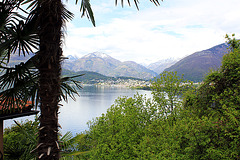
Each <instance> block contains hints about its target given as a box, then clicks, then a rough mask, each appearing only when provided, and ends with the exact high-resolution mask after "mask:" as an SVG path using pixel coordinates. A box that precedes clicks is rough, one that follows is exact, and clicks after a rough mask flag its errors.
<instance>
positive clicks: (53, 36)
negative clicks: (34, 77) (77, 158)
mask: <svg viewBox="0 0 240 160" xmlns="http://www.w3.org/2000/svg"><path fill="white" fill-rule="evenodd" d="M5 1H6V2H7V1H8V2H9V1H13V2H21V3H22V4H24V3H28V2H31V3H30V5H29V8H31V7H33V8H32V10H31V14H30V15H31V16H29V17H30V18H28V19H27V20H26V22H28V23H26V24H31V25H29V27H28V28H27V29H26V30H25V31H26V32H24V33H26V34H28V35H31V36H32V37H31V36H30V38H29V39H26V37H25V36H22V37H20V38H23V39H24V38H25V41H21V39H17V40H16V39H14V40H15V41H18V42H20V44H21V42H22V45H19V46H18V45H17V44H16V45H15V46H17V48H18V49H19V54H20V53H23V54H24V53H25V51H28V50H31V45H33V46H36V45H38V41H37V39H38V38H39V51H38V52H37V53H36V56H37V61H36V62H37V65H36V66H37V69H38V71H39V98H40V110H41V115H40V118H39V119H40V128H39V145H38V146H37V150H38V159H44V160H48V159H51V160H52V159H59V158H60V154H59V152H60V148H59V142H58V126H59V124H58V109H59V105H60V104H59V102H60V100H61V98H60V94H61V85H60V84H61V79H60V76H61V61H62V48H61V45H62V35H63V32H62V29H63V27H64V23H65V21H66V19H64V17H66V15H67V13H68V12H64V5H63V3H62V2H61V0H21V1H17V0H5ZM150 1H151V2H153V3H155V5H159V2H158V0H150ZM127 2H128V4H129V5H130V1H129V0H127ZM76 3H78V0H76ZM134 3H135V5H136V7H137V8H138V5H137V4H138V0H134ZM121 4H122V5H123V0H122V1H121ZM116 5H117V0H116ZM80 10H81V11H82V16H84V15H86V16H87V17H88V18H89V19H90V20H91V21H92V23H93V25H95V21H94V17H93V12H92V10H91V6H90V3H89V0H82V1H81V9H80ZM23 24H24V23H23V21H20V22H19V24H18V28H17V29H20V31H22V29H23V28H24V27H23V26H24V25H23ZM31 27H32V28H31ZM36 29H37V30H36ZM13 31H14V30H13ZM29 31H33V32H30V33H29ZM36 31H37V32H36ZM14 33H15V32H14ZM21 33H22V32H21ZM9 35H11V34H9ZM19 35H21V34H19ZM36 36H37V38H36ZM18 38H19V37H18ZM1 41H2V40H1ZM5 42H8V41H7V39H6V40H4V41H3V43H5ZM28 42H29V43H28ZM26 44H29V45H26ZM6 46H9V48H5V49H7V51H8V53H9V54H8V55H10V53H11V52H15V51H16V49H17V48H13V47H12V46H11V45H10V44H6ZM21 46H27V47H22V48H21ZM12 48H13V49H12ZM2 52H3V50H0V53H2ZM8 57H10V56H8Z"/></svg>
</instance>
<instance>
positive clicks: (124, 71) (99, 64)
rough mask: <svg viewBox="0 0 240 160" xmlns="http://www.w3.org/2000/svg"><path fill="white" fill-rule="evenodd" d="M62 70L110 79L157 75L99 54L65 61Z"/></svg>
mask: <svg viewBox="0 0 240 160" xmlns="http://www.w3.org/2000/svg"><path fill="white" fill-rule="evenodd" d="M63 68H64V69H68V70H72V71H93V72H97V73H101V74H103V75H106V76H111V77H119V76H124V77H135V78H142V79H150V78H153V77H154V76H156V75H157V74H156V73H155V72H153V71H152V70H149V69H147V68H146V67H144V66H142V65H140V64H137V63H136V62H132V61H127V62H121V61H119V60H117V59H115V58H112V57H111V56H109V55H107V54H105V53H100V52H94V53H90V54H87V55H85V56H83V57H82V58H79V59H77V60H74V61H68V60H66V61H65V62H64V64H63Z"/></svg>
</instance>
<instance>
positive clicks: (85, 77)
mask: <svg viewBox="0 0 240 160" xmlns="http://www.w3.org/2000/svg"><path fill="white" fill-rule="evenodd" d="M74 75H82V76H79V77H76V78H74V80H77V81H81V82H83V83H85V84H95V83H98V82H101V81H108V80H113V81H116V80H118V79H122V80H126V79H132V80H142V79H138V78H133V77H108V76H105V75H102V74H100V73H97V72H91V71H78V72H74V71H70V70H66V69H64V70H63V71H62V76H63V77H66V76H69V77H70V76H74Z"/></svg>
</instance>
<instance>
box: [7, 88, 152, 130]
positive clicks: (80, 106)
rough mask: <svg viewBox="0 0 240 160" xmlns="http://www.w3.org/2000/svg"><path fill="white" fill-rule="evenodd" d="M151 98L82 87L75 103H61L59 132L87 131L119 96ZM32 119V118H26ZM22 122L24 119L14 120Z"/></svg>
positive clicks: (142, 91) (11, 121)
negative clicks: (95, 119) (93, 121)
mask: <svg viewBox="0 0 240 160" xmlns="http://www.w3.org/2000/svg"><path fill="white" fill-rule="evenodd" d="M137 92H138V93H139V94H143V95H145V94H146V96H147V97H151V92H150V91H144V90H131V89H128V88H120V87H106V86H100V87H99V86H84V87H83V89H82V90H80V91H79V94H80V97H76V101H73V100H72V99H68V103H65V102H62V104H63V107H61V108H60V114H59V123H60V124H61V126H62V130H61V132H62V133H63V134H64V133H66V132H67V131H71V132H73V133H80V132H83V131H85V130H88V126H87V122H88V121H89V120H92V119H93V118H95V117H99V116H101V114H102V113H106V111H107V109H108V108H109V107H110V106H111V105H112V104H113V103H114V101H115V99H117V98H118V97H119V96H128V97H132V96H133V95H134V94H136V93H137ZM26 118H27V119H31V120H33V119H34V116H29V117H26ZM26 118H25V119H26ZM16 120H24V118H20V119H16ZM12 123H13V120H6V121H4V125H5V127H8V126H10V125H11V124H12Z"/></svg>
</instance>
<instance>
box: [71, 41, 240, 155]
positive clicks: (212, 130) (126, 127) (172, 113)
mask: <svg viewBox="0 0 240 160" xmlns="http://www.w3.org/2000/svg"><path fill="white" fill-rule="evenodd" d="M229 43H230V46H231V48H230V50H231V52H230V53H229V54H226V55H225V56H224V58H223V61H222V66H221V67H220V68H219V70H216V71H212V72H211V73H209V74H208V75H207V76H206V78H205V80H204V81H203V82H202V83H201V84H200V85H199V86H198V87H193V85H192V84H191V83H186V82H185V81H183V79H182V78H181V77H178V76H177V75H176V73H173V72H165V73H163V74H161V75H160V77H161V78H160V79H158V80H155V81H153V82H152V93H153V99H147V98H146V97H144V96H143V95H139V94H137V95H135V96H134V97H130V98H129V97H119V98H118V99H117V100H116V101H115V103H114V104H113V105H112V106H111V107H110V108H109V109H108V111H107V113H106V114H102V116H100V117H98V118H96V119H94V120H93V121H90V122H89V131H88V132H86V133H85V134H81V138H80V139H79V141H78V142H77V143H74V144H75V145H72V146H71V148H70V149H71V152H73V153H74V152H76V153H81V154H78V155H74V154H72V156H71V157H70V158H73V159H94V160H96V159H109V160H112V159H167V160H169V159H170V160H171V159H174V160H175V159H179V160H181V159H182V160H186V159H194V160H199V159H202V160H216V159H233V160H237V159H240V150H239V147H240V142H239V139H240V127H239V126H240V113H239V112H240V110H239V105H240V98H239V92H240V67H239V66H240V49H239V46H240V45H239V41H238V40H236V39H234V38H233V39H230V40H229ZM180 98H181V99H183V101H180V100H179V99H180ZM77 136H78V135H77Z"/></svg>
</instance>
